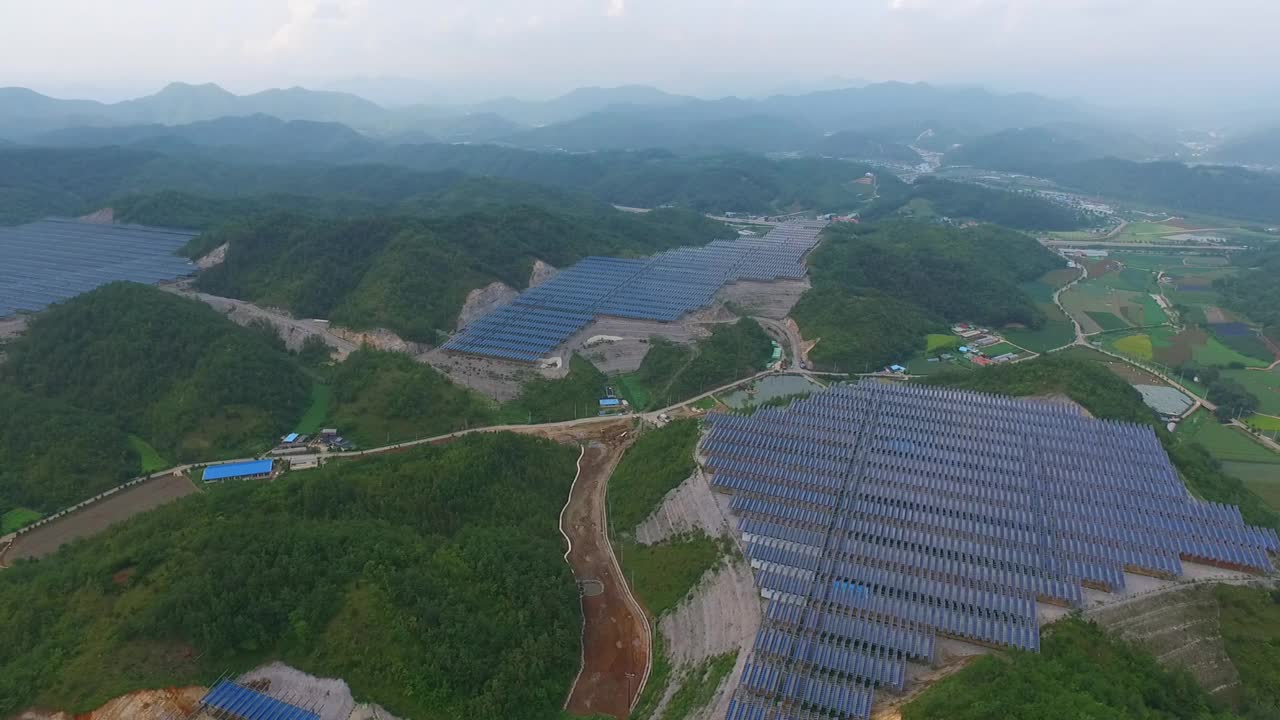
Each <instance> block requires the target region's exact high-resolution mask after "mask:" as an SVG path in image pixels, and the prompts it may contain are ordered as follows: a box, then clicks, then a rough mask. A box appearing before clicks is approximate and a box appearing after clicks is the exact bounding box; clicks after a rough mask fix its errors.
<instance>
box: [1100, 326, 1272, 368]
mask: <svg viewBox="0 0 1280 720" xmlns="http://www.w3.org/2000/svg"><path fill="white" fill-rule="evenodd" d="M1104 345H1105V346H1106V347H1107V348H1108V349H1110V350H1112V351H1114V352H1118V353H1121V354H1123V355H1127V356H1129V357H1131V358H1134V359H1135V360H1143V361H1147V362H1151V361H1154V362H1157V363H1160V364H1161V365H1167V366H1170V367H1179V366H1181V365H1185V364H1187V363H1188V362H1192V363H1195V364H1196V365H1218V366H1224V367H1225V366H1227V365H1230V364H1231V363H1240V364H1242V365H1244V366H1245V367H1262V366H1263V365H1264V363H1263V362H1262V361H1261V360H1258V359H1257V358H1252V357H1249V356H1248V355H1242V354H1240V353H1238V352H1236V351H1235V350H1232V349H1231V348H1229V347H1227V346H1226V345H1223V344H1222V343H1221V342H1219V341H1218V340H1217V338H1215V337H1213V336H1212V335H1209V334H1208V333H1206V332H1205V331H1204V330H1203V329H1201V328H1198V327H1188V328H1186V329H1184V330H1183V331H1182V332H1179V333H1174V331H1173V328H1169V327H1158V328H1152V329H1151V330H1145V331H1142V332H1136V333H1123V334H1118V335H1112V336H1109V337H1107V339H1106V340H1105V341H1104ZM1241 372H1243V371H1241Z"/></svg>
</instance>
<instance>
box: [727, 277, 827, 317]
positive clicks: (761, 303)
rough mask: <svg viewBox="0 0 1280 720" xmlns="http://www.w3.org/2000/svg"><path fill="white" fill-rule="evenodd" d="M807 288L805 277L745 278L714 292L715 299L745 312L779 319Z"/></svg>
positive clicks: (807, 281) (754, 315) (785, 314)
mask: <svg viewBox="0 0 1280 720" xmlns="http://www.w3.org/2000/svg"><path fill="white" fill-rule="evenodd" d="M809 287H810V285H809V280H808V279H807V278H806V279H803V280H778V281H776V282H759V281H754V280H746V281H742V282H735V283H730V284H728V285H725V286H724V287H723V288H721V289H720V291H719V292H717V293H716V300H717V301H719V302H721V303H724V304H731V305H732V306H733V307H734V308H735V309H737V310H739V311H740V312H742V313H743V314H745V315H749V316H753V317H766V318H770V319H773V320H781V319H783V318H785V317H787V316H788V315H790V314H791V308H793V307H795V305H796V303H798V302H800V298H801V296H803V295H804V294H805V292H806V291H808V290H809Z"/></svg>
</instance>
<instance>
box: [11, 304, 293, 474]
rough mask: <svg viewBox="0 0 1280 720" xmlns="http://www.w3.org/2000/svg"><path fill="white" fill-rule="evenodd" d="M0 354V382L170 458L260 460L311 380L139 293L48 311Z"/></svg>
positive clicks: (279, 356)
mask: <svg viewBox="0 0 1280 720" xmlns="http://www.w3.org/2000/svg"><path fill="white" fill-rule="evenodd" d="M7 352H8V355H9V358H8V360H7V361H6V362H5V363H4V364H3V365H0V383H3V384H5V385H8V386H10V387H13V388H16V389H17V390H19V391H21V392H25V393H28V394H30V395H32V396H35V397H38V398H42V399H45V400H48V401H52V402H57V403H60V404H62V405H65V406H68V407H70V408H75V409H77V410H80V411H83V412H84V413H92V414H95V415H97V416H99V417H101V418H105V419H107V420H108V421H109V423H110V424H111V425H112V426H113V427H116V428H120V429H121V430H123V431H125V432H129V433H133V434H135V435H138V436H139V437H141V438H143V439H144V440H146V441H147V442H148V443H150V444H151V445H152V446H154V447H155V448H156V449H157V450H159V451H160V453H161V454H162V455H164V456H165V457H167V458H170V459H173V460H179V461H180V460H187V459H198V460H209V459H212V458H217V457H243V456H244V455H245V454H247V453H252V452H258V451H261V450H263V449H265V448H266V447H267V446H269V445H270V442H271V440H272V438H274V437H276V436H278V435H279V434H280V433H282V432H284V431H287V430H289V427H290V425H291V424H292V423H293V422H294V421H296V420H297V419H298V417H300V416H301V414H302V410H303V408H304V407H305V406H306V403H307V396H308V388H309V382H308V381H307V380H306V378H305V377H304V376H303V375H302V373H301V371H300V370H299V369H298V368H297V366H296V364H295V363H294V362H293V360H292V359H291V358H290V357H289V356H288V355H287V354H286V353H285V352H283V351H282V350H280V349H278V348H277V347H276V346H275V345H273V343H272V342H271V341H270V340H268V339H267V338H266V337H264V336H263V335H262V334H260V333H256V332H253V331H251V330H246V329H244V328H241V327H240V326H238V325H236V324H234V323H232V322H231V321H229V320H227V319H225V318H223V317H222V316H220V315H218V313H216V312H214V311H213V310H212V309H210V308H209V307H208V306H206V305H204V304H203V303H200V302H197V301H194V300H188V299H185V298H180V297H177V296H175V295H172V294H169V293H166V292H163V291H161V290H158V289H156V288H152V287H147V286H144V285H136V284H132V283H112V284H110V285H106V286H103V287H101V288H98V289H97V290H94V291H92V292H89V293H86V294H84V295H80V296H79V297H76V298H74V299H72V300H69V301H67V302H65V303H62V304H59V305H55V306H54V307H52V308H50V309H49V310H48V311H47V312H44V313H42V314H40V315H38V316H36V317H35V318H34V319H33V320H32V322H31V325H30V328H29V329H28V331H27V332H26V334H24V335H23V336H22V337H20V338H18V339H17V340H15V341H13V342H12V343H10V344H9V346H8V347H7ZM66 436H67V437H79V434H78V433H77V432H74V431H73V432H68V433H66Z"/></svg>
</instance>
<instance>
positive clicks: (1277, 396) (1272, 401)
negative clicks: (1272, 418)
mask: <svg viewBox="0 0 1280 720" xmlns="http://www.w3.org/2000/svg"><path fill="white" fill-rule="evenodd" d="M1222 374H1223V375H1224V376H1226V377H1228V378H1230V379H1232V380H1235V381H1236V382H1238V383H1240V384H1241V385H1243V386H1245V387H1246V388H1248V390H1249V392H1251V393H1253V394H1254V395H1257V396H1258V401H1259V402H1258V411H1259V412H1261V413H1263V414H1264V415H1280V367H1276V368H1273V369H1271V370H1223V371H1222Z"/></svg>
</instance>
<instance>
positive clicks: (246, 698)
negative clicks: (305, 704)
mask: <svg viewBox="0 0 1280 720" xmlns="http://www.w3.org/2000/svg"><path fill="white" fill-rule="evenodd" d="M200 702H201V703H203V704H205V705H207V706H209V707H213V708H216V709H218V710H222V711H225V712H227V713H229V714H232V715H235V716H237V717H242V718H245V720H320V716H319V715H317V714H316V713H313V712H309V711H307V710H304V709H302V708H300V707H298V706H296V705H290V704H289V703H286V702H281V701H280V700H276V699H275V698H273V697H270V696H268V695H263V694H262V693H260V692H254V691H253V690H250V689H249V688H246V687H242V686H240V685H237V684H235V683H233V682H229V681H227V680H223V681H222V682H220V683H218V684H217V685H214V686H213V689H212V690H210V691H209V693H208V694H207V695H205V696H204V699H202V700H201V701H200Z"/></svg>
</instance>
